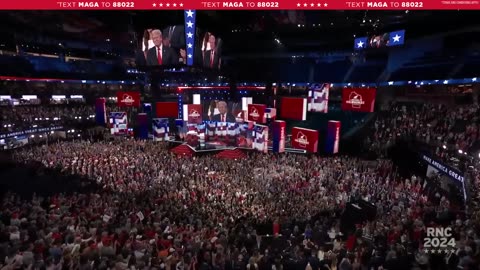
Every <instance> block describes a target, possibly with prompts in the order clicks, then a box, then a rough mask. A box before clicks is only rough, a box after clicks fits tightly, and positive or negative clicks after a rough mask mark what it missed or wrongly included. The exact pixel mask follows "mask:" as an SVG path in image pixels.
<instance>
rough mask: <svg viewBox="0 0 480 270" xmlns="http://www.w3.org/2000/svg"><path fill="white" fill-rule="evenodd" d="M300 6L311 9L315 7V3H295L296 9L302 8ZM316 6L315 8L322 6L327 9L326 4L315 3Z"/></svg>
mask: <svg viewBox="0 0 480 270" xmlns="http://www.w3.org/2000/svg"><path fill="white" fill-rule="evenodd" d="M302 6H303V7H308V6H310V7H312V8H313V7H315V3H310V4H307V3H303V4H302V3H297V7H302ZM316 6H317V7H322V6H323V7H328V3H324V4H322V3H317V4H316Z"/></svg>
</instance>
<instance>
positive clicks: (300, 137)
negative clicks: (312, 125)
mask: <svg viewBox="0 0 480 270" xmlns="http://www.w3.org/2000/svg"><path fill="white" fill-rule="evenodd" d="M295 142H296V143H298V146H300V147H302V148H306V147H307V145H309V144H310V143H309V142H308V137H307V135H305V134H303V133H302V132H301V131H300V132H298V133H297V138H296V139H295Z"/></svg>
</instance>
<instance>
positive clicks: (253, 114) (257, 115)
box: [249, 107, 260, 121]
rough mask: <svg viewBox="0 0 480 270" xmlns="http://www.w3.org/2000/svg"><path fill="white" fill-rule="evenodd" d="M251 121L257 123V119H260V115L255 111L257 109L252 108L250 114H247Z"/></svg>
mask: <svg viewBox="0 0 480 270" xmlns="http://www.w3.org/2000/svg"><path fill="white" fill-rule="evenodd" d="M249 115H250V116H251V117H252V119H253V120H255V121H257V120H258V118H259V117H260V114H259V113H258V111H257V108H255V107H252V112H251V113H250V114H249Z"/></svg>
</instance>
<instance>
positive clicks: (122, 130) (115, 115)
mask: <svg viewBox="0 0 480 270" xmlns="http://www.w3.org/2000/svg"><path fill="white" fill-rule="evenodd" d="M109 116H110V117H109V119H110V121H109V122H110V133H111V134H112V135H126V134H127V133H128V125H127V124H128V123H127V121H128V120H127V113H126V112H111V113H110V115H109Z"/></svg>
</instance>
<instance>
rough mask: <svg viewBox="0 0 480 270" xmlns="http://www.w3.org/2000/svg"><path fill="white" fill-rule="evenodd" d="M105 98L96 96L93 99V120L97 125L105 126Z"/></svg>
mask: <svg viewBox="0 0 480 270" xmlns="http://www.w3.org/2000/svg"><path fill="white" fill-rule="evenodd" d="M106 102H107V100H106V99H105V98H97V99H96V100H95V122H96V123H97V125H100V126H105V124H106V123H107V109H106V108H105V103H106Z"/></svg>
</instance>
